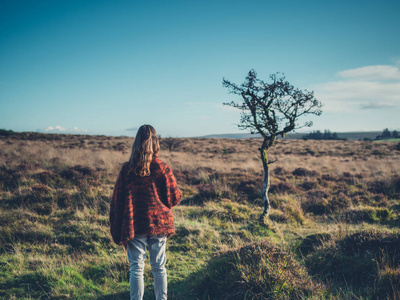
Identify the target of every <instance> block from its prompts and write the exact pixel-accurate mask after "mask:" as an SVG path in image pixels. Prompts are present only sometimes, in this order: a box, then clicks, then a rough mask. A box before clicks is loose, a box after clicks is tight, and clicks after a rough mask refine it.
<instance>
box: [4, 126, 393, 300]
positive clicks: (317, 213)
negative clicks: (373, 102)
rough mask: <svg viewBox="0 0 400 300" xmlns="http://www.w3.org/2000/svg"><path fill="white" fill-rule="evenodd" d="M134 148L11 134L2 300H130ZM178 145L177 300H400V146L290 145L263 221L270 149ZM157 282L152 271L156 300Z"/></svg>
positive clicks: (127, 141)
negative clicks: (118, 217) (121, 201)
mask: <svg viewBox="0 0 400 300" xmlns="http://www.w3.org/2000/svg"><path fill="white" fill-rule="evenodd" d="M132 141H133V139H131V138H126V137H106V136H81V135H76V136H74V135H56V134H53V135H51V134H47V135H45V134H34V133H30V134H28V133H23V134H14V135H10V136H7V137H6V136H2V137H0V225H1V226H0V297H1V298H3V299H128V297H129V283H128V281H127V272H128V263H127V258H126V254H125V253H124V250H123V247H121V246H116V245H114V244H113V243H112V242H111V238H110V234H109V224H108V211H109V199H110V196H111V193H112V190H113V186H114V183H115V180H116V176H117V173H118V171H119V168H120V165H121V163H122V162H124V161H126V160H127V159H128V157H129V153H130V146H131V144H132ZM165 142H166V140H165ZM165 142H164V143H162V152H161V155H160V158H161V159H162V160H164V161H166V162H167V163H168V164H170V166H171V167H172V168H173V170H174V173H175V175H176V177H177V180H178V184H179V185H180V187H181V189H182V191H183V194H184V199H183V201H182V203H181V204H180V205H179V206H177V207H176V208H174V209H173V213H174V215H175V225H176V234H175V235H173V236H172V237H171V238H169V240H168V246H167V257H168V262H167V269H168V276H169V277H168V281H169V291H168V294H169V299H204V300H205V299H218V300H219V299H400V229H399V227H400V151H399V150H397V149H396V146H397V144H396V143H392V142H380V143H372V142H356V141H302V140H287V141H282V142H280V143H279V144H278V145H277V146H276V147H275V148H274V149H272V151H271V154H270V157H272V158H273V159H277V162H276V163H274V164H273V165H272V182H271V191H270V196H271V202H272V207H273V208H272V211H271V214H270V218H269V219H265V220H262V221H260V220H259V219H258V218H259V215H260V213H261V211H262V208H261V206H262V203H261V199H260V192H261V188H262V166H261V161H260V159H259V158H258V151H257V148H258V147H259V145H260V140H257V139H237V140H234V139H177V140H176V143H175V144H174V145H172V146H171V145H169V146H168V145H167V144H166V143H165ZM170 149H171V151H170ZM151 276H152V275H151V272H150V267H149V265H148V263H147V264H146V272H145V283H146V294H145V299H153V298H154V297H153V291H152V279H151Z"/></svg>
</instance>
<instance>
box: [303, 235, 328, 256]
mask: <svg viewBox="0 0 400 300" xmlns="http://www.w3.org/2000/svg"><path fill="white" fill-rule="evenodd" d="M331 238H332V235H331V234H330V233H326V232H323V233H316V234H310V235H307V236H306V237H305V238H304V239H303V241H302V242H301V244H300V246H299V248H298V250H299V252H300V253H301V254H302V255H304V256H307V255H308V254H309V253H311V252H313V251H314V250H315V249H316V248H317V247H318V246H321V245H322V244H323V243H324V242H325V241H328V240H330V239H331Z"/></svg>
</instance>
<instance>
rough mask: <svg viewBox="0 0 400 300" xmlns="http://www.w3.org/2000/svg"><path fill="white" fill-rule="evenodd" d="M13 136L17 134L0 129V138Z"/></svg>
mask: <svg viewBox="0 0 400 300" xmlns="http://www.w3.org/2000/svg"><path fill="white" fill-rule="evenodd" d="M15 134H17V133H16V132H15V131H12V130H6V129H0V136H10V135H15Z"/></svg>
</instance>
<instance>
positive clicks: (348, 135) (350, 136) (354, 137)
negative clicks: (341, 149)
mask: <svg viewBox="0 0 400 300" xmlns="http://www.w3.org/2000/svg"><path fill="white" fill-rule="evenodd" d="M307 133H308V132H302V133H288V134H287V135H286V137H285V138H286V139H289V140H293V139H295V140H296V139H297V140H298V139H302V138H303V136H304V135H306V134H307ZM380 134H381V131H354V132H337V135H338V137H339V138H342V139H347V140H349V141H359V140H363V139H365V138H367V139H375V137H376V136H377V135H380ZM198 138H219V139H257V138H261V135H259V134H250V133H228V134H211V135H205V136H200V137H198Z"/></svg>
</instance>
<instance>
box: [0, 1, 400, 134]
mask: <svg viewBox="0 0 400 300" xmlns="http://www.w3.org/2000/svg"><path fill="white" fill-rule="evenodd" d="M399 11H400V1H398V0H396V1H393V0H387V1H351V0H350V1H337V0H336V1H312V0H307V1H300V0H293V1H289V0H287V1H266V0H264V1H253V0H248V1H232V0H231V1H174V0H171V1H134V0H131V1H109V0H103V1H101V0H97V1H94V0H93V1H88V0H79V1H76V0H65V1H64V0H56V1H54V0H51V1H41V0H37V1H19V0H10V1H5V0H0V128H3V129H11V130H15V131H43V132H76V133H88V134H106V135H134V134H135V128H137V127H139V126H140V125H142V124H144V123H147V124H152V125H153V126H154V127H155V128H156V129H157V131H158V132H159V133H160V134H161V135H163V136H185V137H186V136H189V137H190V136H201V135H206V134H218V133H235V132H239V130H238V129H237V126H236V125H237V124H238V123H239V120H240V115H239V112H238V111H236V110H234V109H232V108H230V107H224V106H223V105H222V103H223V102H229V101H231V100H240V99H239V98H236V97H237V96H235V95H231V94H228V91H227V90H226V89H225V88H223V87H222V79H223V78H226V79H229V80H231V81H232V82H235V83H241V82H243V81H244V78H245V76H246V75H247V73H248V71H249V70H250V69H255V70H256V71H257V73H258V75H259V77H260V78H261V79H264V80H268V76H269V75H270V74H272V73H275V72H282V73H284V74H285V75H286V78H287V80H288V81H290V82H291V83H292V84H294V85H295V86H297V87H299V88H301V89H308V90H314V91H315V95H316V96H317V98H318V99H319V100H321V101H322V102H323V103H324V108H323V111H324V112H323V114H322V115H321V116H320V117H318V118H313V120H314V126H313V127H311V128H309V129H308V130H324V129H329V130H331V131H336V132H343V131H370V130H377V131H380V130H382V129H383V128H389V129H391V130H394V129H396V130H399V129H400V122H399V115H400V70H399V67H400V18H399Z"/></svg>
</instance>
